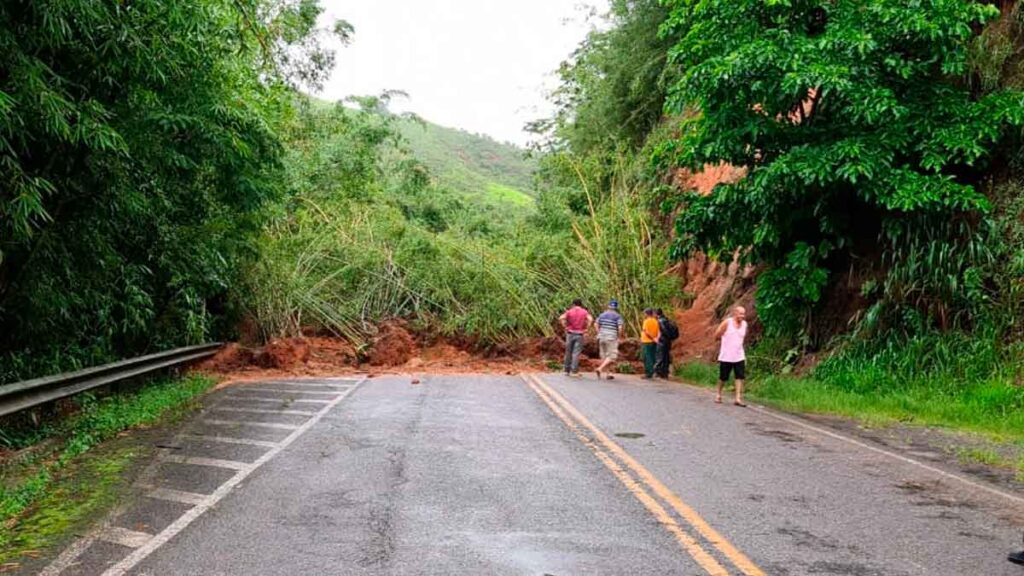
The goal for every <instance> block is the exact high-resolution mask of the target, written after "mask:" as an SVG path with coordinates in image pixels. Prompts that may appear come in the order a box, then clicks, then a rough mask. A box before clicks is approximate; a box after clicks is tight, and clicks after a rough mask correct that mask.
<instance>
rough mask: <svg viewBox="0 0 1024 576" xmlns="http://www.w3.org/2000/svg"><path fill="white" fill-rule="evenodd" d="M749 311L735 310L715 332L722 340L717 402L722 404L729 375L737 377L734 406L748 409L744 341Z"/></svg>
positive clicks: (737, 308) (719, 355)
mask: <svg viewBox="0 0 1024 576" xmlns="http://www.w3.org/2000/svg"><path fill="white" fill-rule="evenodd" d="M746 317H747V310H746V309H745V308H744V307H742V306H737V307H735V308H733V311H732V317H731V318H726V319H725V321H723V322H722V323H721V324H720V325H719V326H718V330H715V338H720V339H721V340H722V347H721V349H720V351H719V353H718V396H716V397H715V402H717V403H719V404H721V403H722V389H723V388H725V383H726V382H728V381H729V374H730V373H733V374H735V375H736V400H735V401H734V402H733V404H735V405H737V406H742V407H746V406H747V405H746V404H744V403H743V381H744V380H745V379H746V376H747V374H746V372H747V355H746V352H744V350H743V341H744V340H745V339H746V337H747V320H746Z"/></svg>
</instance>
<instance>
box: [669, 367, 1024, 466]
mask: <svg viewBox="0 0 1024 576" xmlns="http://www.w3.org/2000/svg"><path fill="white" fill-rule="evenodd" d="M677 374H678V375H679V376H680V377H681V378H682V379H684V380H686V381H687V382H691V383H693V384H698V385H702V386H714V385H715V383H716V381H717V378H718V373H717V367H716V366H714V365H711V364H706V363H689V364H683V365H682V366H680V367H679V368H678V370H677ZM747 394H748V396H749V397H750V398H751V399H754V400H757V401H759V402H762V403H764V404H766V405H769V406H773V407H775V408H779V409H781V410H786V411H790V412H803V413H812V414H832V415H836V416H843V417H847V418H853V419H857V420H860V421H862V422H864V423H866V424H869V425H879V426H881V425H886V424H890V423H894V422H900V423H906V424H914V425H923V426H933V427H939V428H948V429H952V430H959V431H966V432H973V433H979V434H982V435H985V436H987V437H989V438H992V439H995V440H998V441H1001V442H1024V410H1021V409H1020V408H1019V402H1020V398H1021V396H1022V395H1024V390H1022V389H1021V388H1019V387H1016V386H1014V385H1012V384H1010V383H1009V382H1007V381H1005V380H1002V379H999V378H995V377H993V378H991V379H988V380H983V381H980V382H977V383H975V384H972V385H965V386H960V387H952V386H949V385H945V384H943V383H931V382H930V381H929V380H927V379H918V380H916V381H915V382H912V383H910V384H907V385H904V386H901V387H899V388H881V389H879V388H874V389H869V388H867V387H860V388H859V389H855V390H850V389H848V388H845V387H844V386H841V385H837V384H835V383H831V382H828V381H825V380H822V379H819V378H815V377H806V376H785V375H774V374H770V375H766V376H760V375H756V374H755V375H753V376H752V378H751V380H749V381H748V386H747ZM1020 469H1021V473H1022V474H1024V468H1020Z"/></svg>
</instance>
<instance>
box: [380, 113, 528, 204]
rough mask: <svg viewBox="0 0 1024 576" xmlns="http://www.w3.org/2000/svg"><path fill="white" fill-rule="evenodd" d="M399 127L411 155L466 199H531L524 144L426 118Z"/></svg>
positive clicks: (520, 200)
mask: <svg viewBox="0 0 1024 576" xmlns="http://www.w3.org/2000/svg"><path fill="white" fill-rule="evenodd" d="M399 126H400V131H401V133H402V136H404V137H405V138H406V140H408V143H409V148H410V149H411V151H412V153H413V155H414V156H415V157H416V158H418V159H419V160H420V161H421V162H423V163H424V164H426V165H427V167H428V168H429V169H430V171H431V173H432V174H433V175H434V177H435V178H437V179H438V181H439V183H440V184H442V185H443V186H446V187H448V188H451V189H452V190H454V191H456V192H460V193H463V194H465V195H467V196H468V197H470V198H482V199H486V200H489V201H495V202H500V203H504V204H507V203H511V204H518V205H521V206H527V205H532V204H533V172H534V170H535V169H536V162H535V161H533V160H531V159H528V158H526V157H525V152H524V151H523V150H522V149H520V148H518V147H516V146H514V145H512V144H506V143H501V142H497V141H495V140H494V139H492V138H490V137H487V136H483V135H478V134H470V133H469V132H466V131H464V130H457V129H454V128H446V127H444V126H438V125H437V124H431V123H430V122H423V121H416V120H411V119H407V120H402V121H401V122H400V123H399Z"/></svg>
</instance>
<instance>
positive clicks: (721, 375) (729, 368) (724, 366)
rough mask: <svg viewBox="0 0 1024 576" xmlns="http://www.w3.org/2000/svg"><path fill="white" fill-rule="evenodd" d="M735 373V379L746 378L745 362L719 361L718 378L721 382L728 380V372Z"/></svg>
mask: <svg viewBox="0 0 1024 576" xmlns="http://www.w3.org/2000/svg"><path fill="white" fill-rule="evenodd" d="M730 372H732V373H733V374H736V379H737V380H746V379H747V363H746V362H744V361H741V362H719V363H718V379H719V380H721V381H722V382H725V381H727V380H729V373H730Z"/></svg>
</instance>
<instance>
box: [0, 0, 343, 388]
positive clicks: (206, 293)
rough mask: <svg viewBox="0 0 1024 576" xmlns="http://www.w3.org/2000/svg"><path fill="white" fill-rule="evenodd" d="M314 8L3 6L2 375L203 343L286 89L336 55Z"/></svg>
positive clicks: (270, 170) (245, 225)
mask: <svg viewBox="0 0 1024 576" xmlns="http://www.w3.org/2000/svg"><path fill="white" fill-rule="evenodd" d="M318 14H319V8H317V6H316V4H315V2H312V1H310V0H297V1H292V0H203V1H200V2H163V1H156V0H143V1H140V2H131V3H119V2H26V1H17V2H5V3H3V5H2V6H0V52H2V53H3V54H4V60H3V62H0V326H2V327H3V329H2V330H0V355H2V356H0V381H3V380H10V379H15V378H18V377H24V376H27V375H30V374H34V373H39V372H43V371H54V370H60V369H66V368H69V367H71V366H75V365H79V364H81V363H91V362H97V361H100V360H106V359H110V358H114V357H117V356H121V355H128V354H132V353H138V352H140V351H144V350H147V349H151V348H155V347H161V346H168V345H172V344H179V343H187V342H195V341H198V340H203V339H206V338H209V337H210V335H211V332H212V331H213V330H214V329H215V328H216V326H215V321H214V318H215V315H214V314H212V313H211V312H218V311H220V310H218V308H219V307H220V306H221V305H222V304H223V296H224V294H225V293H226V290H227V288H228V287H229V286H230V285H231V284H232V282H233V281H234V277H235V272H236V269H237V265H238V262H239V261H240V260H243V259H245V258H246V255H247V254H250V253H251V252H252V250H251V247H250V246H248V243H247V239H248V238H249V237H250V235H251V233H252V231H254V230H256V229H257V228H258V222H257V221H256V219H255V216H256V214H257V211H258V209H259V207H260V206H261V205H262V204H263V203H264V202H266V201H267V200H268V199H272V198H275V197H277V196H278V195H279V193H280V191H281V188H282V164H281V145H280V139H279V137H278V135H277V134H276V133H275V124H276V123H277V122H278V120H279V119H280V118H283V117H286V116H287V115H288V113H289V109H290V101H291V100H290V98H291V96H290V91H291V89H290V84H294V83H315V82H317V81H318V80H319V79H320V78H321V77H322V75H323V73H324V72H325V70H326V67H327V66H329V64H330V63H331V56H330V54H329V53H328V52H325V51H324V50H322V49H321V48H320V44H319V42H318V34H317V32H316V30H315V29H314V26H315V23H316V19H317V16H318ZM339 31H340V32H342V33H346V32H347V31H348V30H347V28H346V27H345V26H343V25H342V26H340V27H339Z"/></svg>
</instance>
